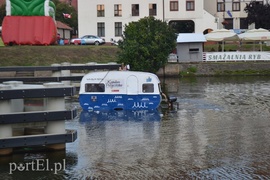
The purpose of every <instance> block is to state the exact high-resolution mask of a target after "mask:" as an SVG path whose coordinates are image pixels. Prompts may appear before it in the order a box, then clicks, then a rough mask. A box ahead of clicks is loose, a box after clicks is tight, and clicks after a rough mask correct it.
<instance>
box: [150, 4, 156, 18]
mask: <svg viewBox="0 0 270 180" xmlns="http://www.w3.org/2000/svg"><path fill="white" fill-rule="evenodd" d="M156 15H157V4H149V16H156Z"/></svg>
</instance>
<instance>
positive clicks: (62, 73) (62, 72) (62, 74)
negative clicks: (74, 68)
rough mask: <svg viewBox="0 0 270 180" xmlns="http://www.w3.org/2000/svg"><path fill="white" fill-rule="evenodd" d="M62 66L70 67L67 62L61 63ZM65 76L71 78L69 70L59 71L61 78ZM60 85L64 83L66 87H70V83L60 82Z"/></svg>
mask: <svg viewBox="0 0 270 180" xmlns="http://www.w3.org/2000/svg"><path fill="white" fill-rule="evenodd" d="M61 65H62V66H71V64H70V63H69V62H63V63H61ZM65 76H71V71H70V70H69V69H67V70H61V77H65ZM62 83H64V84H65V85H67V86H70V81H62Z"/></svg>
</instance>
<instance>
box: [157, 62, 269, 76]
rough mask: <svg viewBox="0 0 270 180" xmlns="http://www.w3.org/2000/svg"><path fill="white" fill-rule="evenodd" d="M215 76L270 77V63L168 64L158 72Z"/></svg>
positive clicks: (160, 73) (174, 74) (170, 74)
mask: <svg viewBox="0 0 270 180" xmlns="http://www.w3.org/2000/svg"><path fill="white" fill-rule="evenodd" d="M163 72H165V75H166V76H180V75H196V76H214V75H233V74H239V75H240V74H242V75H250V74H252V75H254V73H255V74H256V73H257V74H258V75H260V74H263V75H270V62H217V63H215V62H211V63H210V62H199V63H168V64H167V65H166V67H165V68H164V69H163V68H162V69H160V70H159V71H158V72H157V75H158V76H163Z"/></svg>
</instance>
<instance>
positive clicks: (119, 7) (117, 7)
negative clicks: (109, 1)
mask: <svg viewBox="0 0 270 180" xmlns="http://www.w3.org/2000/svg"><path fill="white" fill-rule="evenodd" d="M114 16H122V5H121V4H115V5H114Z"/></svg>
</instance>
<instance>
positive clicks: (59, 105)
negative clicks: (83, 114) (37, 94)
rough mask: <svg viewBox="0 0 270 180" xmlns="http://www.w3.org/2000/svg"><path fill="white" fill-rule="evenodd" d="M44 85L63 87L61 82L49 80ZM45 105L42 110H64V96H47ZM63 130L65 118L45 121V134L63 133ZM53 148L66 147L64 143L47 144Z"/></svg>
mask: <svg viewBox="0 0 270 180" xmlns="http://www.w3.org/2000/svg"><path fill="white" fill-rule="evenodd" d="M43 85H44V86H45V87H47V88H49V87H63V86H64V84H63V83H58V82H51V83H44V84H43ZM44 104H45V107H44V110H45V111H46V110H51V111H58V110H65V98H64V97H47V98H45V103H44ZM65 132H66V130H65V120H64V119H61V120H58V121H51V122H47V126H46V127H45V133H46V134H64V133H65ZM48 147H49V148H51V149H54V150H61V149H65V148H66V144H54V145H49V146H48Z"/></svg>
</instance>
